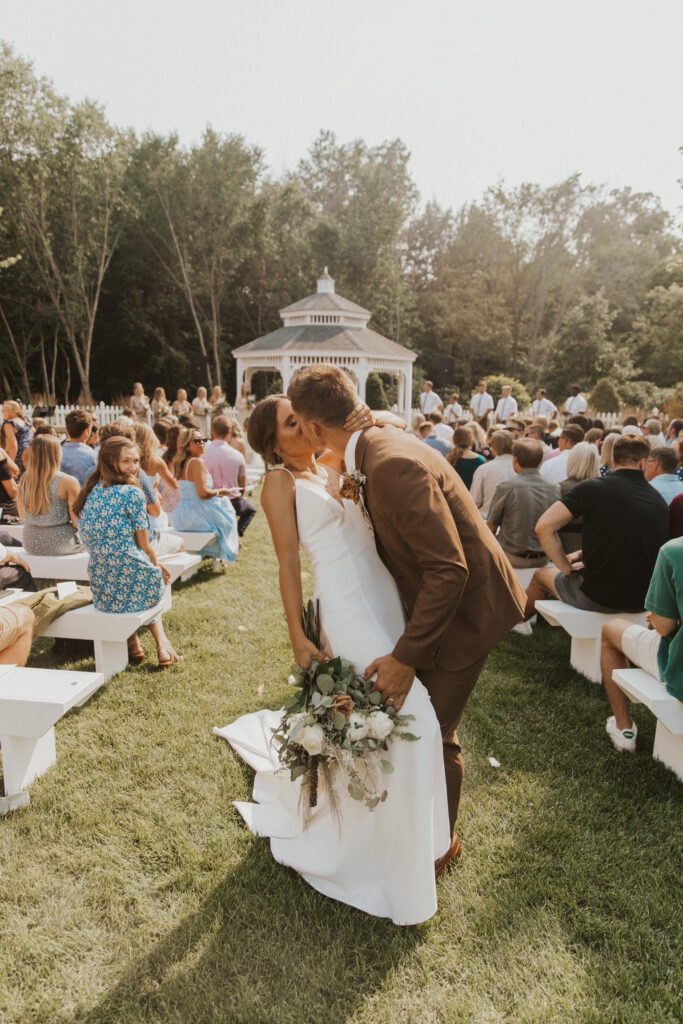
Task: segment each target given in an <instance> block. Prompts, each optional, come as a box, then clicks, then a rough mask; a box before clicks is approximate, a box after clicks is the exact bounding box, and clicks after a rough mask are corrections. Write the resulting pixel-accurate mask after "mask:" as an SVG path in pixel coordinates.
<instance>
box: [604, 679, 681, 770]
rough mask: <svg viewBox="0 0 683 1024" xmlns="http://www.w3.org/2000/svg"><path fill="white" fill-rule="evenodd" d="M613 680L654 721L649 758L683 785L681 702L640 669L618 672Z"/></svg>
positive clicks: (660, 683) (657, 680)
mask: <svg viewBox="0 0 683 1024" xmlns="http://www.w3.org/2000/svg"><path fill="white" fill-rule="evenodd" d="M612 679H613V680H614V682H615V683H616V684H617V686H618V687H619V688H620V689H622V690H623V691H624V693H625V694H626V696H627V697H630V699H631V700H632V701H634V702H635V703H636V704H644V705H645V707H646V708H648V710H649V711H651V712H652V714H653V715H654V716H655V718H656V719H657V728H656V730H655V745H654V750H653V751H652V756H653V757H655V758H657V760H658V761H661V762H662V764H665V765H666V767H667V768H670V769H671V771H672V772H674V773H675V774H676V775H677V777H678V778H679V779H680V780H681V782H683V702H681V701H680V700H677V699H676V698H675V697H672V696H671V694H670V693H667V690H666V687H665V685H664V683H662V682H660V681H659V679H655V677H654V676H651V675H650V673H649V672H645V671H644V670H643V669H642V668H618V669H616V670H615V671H614V672H613V673H612Z"/></svg>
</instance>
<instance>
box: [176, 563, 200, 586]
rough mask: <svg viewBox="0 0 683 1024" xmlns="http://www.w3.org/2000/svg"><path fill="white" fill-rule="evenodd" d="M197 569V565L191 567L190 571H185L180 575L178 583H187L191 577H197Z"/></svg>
mask: <svg viewBox="0 0 683 1024" xmlns="http://www.w3.org/2000/svg"><path fill="white" fill-rule="evenodd" d="M200 564H201V563H200ZM198 568H199V566H198V565H193V566H192V568H191V569H186V570H185V572H182V573H181V574H180V582H181V583H187V581H188V580H191V579H192V577H193V576H196V575H197V569H198Z"/></svg>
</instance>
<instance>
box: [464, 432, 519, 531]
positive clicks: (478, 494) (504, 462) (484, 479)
mask: <svg viewBox="0 0 683 1024" xmlns="http://www.w3.org/2000/svg"><path fill="white" fill-rule="evenodd" d="M512 442H513V437H512V434H511V433H510V432H509V431H507V430H497V431H496V432H495V434H494V435H493V436H492V438H491V442H490V444H491V451H492V452H493V454H494V456H495V458H494V459H492V461H491V462H487V463H486V464H485V465H484V466H480V467H479V469H477V470H475V473H474V476H473V477H472V486H471V487H470V494H471V495H472V498H473V499H474V504H475V505H476V506H477V508H478V509H479V511H480V512H481V514H482V517H483V518H484V519H486V517H487V515H488V511H489V505H490V504H491V499H492V498H493V495H494V493H495V490H496V487H497V486H498V484H499V483H502V482H503V480H511V479H512V478H513V476H514V475H515V471H514V468H513V465H512Z"/></svg>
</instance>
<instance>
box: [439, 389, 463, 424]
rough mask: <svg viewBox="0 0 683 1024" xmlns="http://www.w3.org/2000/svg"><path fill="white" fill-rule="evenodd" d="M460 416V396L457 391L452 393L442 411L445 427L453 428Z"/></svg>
mask: <svg viewBox="0 0 683 1024" xmlns="http://www.w3.org/2000/svg"><path fill="white" fill-rule="evenodd" d="M461 416H462V406H461V404H460V395H459V394H458V392H457V391H454V392H453V394H452V395H451V396H450V398H449V400H448V405H447V406H446V408H445V409H444V411H443V417H444V421H445V422H446V424H447V426H449V427H454V426H455V425H456V423H457V421H458V420H459V419H460V417H461Z"/></svg>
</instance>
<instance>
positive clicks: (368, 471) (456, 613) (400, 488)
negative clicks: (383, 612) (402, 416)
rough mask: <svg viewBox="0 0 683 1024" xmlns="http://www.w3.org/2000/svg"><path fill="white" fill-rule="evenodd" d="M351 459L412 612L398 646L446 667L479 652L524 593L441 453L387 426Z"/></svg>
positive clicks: (506, 624)
mask: <svg viewBox="0 0 683 1024" xmlns="http://www.w3.org/2000/svg"><path fill="white" fill-rule="evenodd" d="M355 463H356V469H357V470H359V471H360V472H361V473H363V474H364V475H365V477H366V478H367V481H366V484H365V501H366V505H367V508H368V511H369V513H370V516H371V518H372V521H373V524H374V527H375V536H376V540H377V547H378V550H379V553H380V555H381V557H382V560H383V561H384V563H385V565H386V566H387V568H388V569H389V571H390V572H391V574H392V576H393V577H394V579H395V580H396V583H397V585H398V588H399V591H400V593H401V597H402V599H403V603H404V605H405V607H406V611H407V613H408V622H407V624H406V628H405V632H404V633H403V636H402V637H401V638H400V640H399V641H398V643H397V644H396V647H395V648H394V651H393V654H394V656H395V657H396V658H398V660H399V661H401V662H403V664H405V665H411V666H413V667H414V668H416V669H430V668H439V669H444V670H446V671H447V672H459V671H461V670H462V669H465V668H467V666H470V665H472V664H473V663H475V662H477V661H480V660H481V659H482V658H484V657H485V656H486V654H487V653H488V651H489V650H490V649H491V648H492V647H493V645H494V644H495V643H496V642H497V641H498V640H499V639H500V638H501V637H502V636H504V635H505V633H507V632H508V631H509V630H510V629H511V628H512V626H514V625H515V624H516V623H517V622H520V621H521V619H522V618H523V611H524V605H525V594H524V591H523V589H522V587H521V586H520V584H519V582H518V580H517V577H516V576H515V573H514V571H513V569H512V567H511V565H510V563H509V561H508V559H507V558H506V556H505V554H504V552H503V550H502V548H501V546H500V544H499V543H498V541H497V540H496V539H495V537H494V536H493V534H492V533H491V531H490V530H489V528H488V527H487V526H486V523H485V522H484V521H483V519H482V518H481V514H480V512H479V510H478V509H477V507H476V505H475V504H474V502H473V500H472V498H471V497H470V494H469V491H468V490H467V488H466V487H465V485H464V484H463V482H462V480H461V479H460V477H459V476H458V474H457V473H456V472H455V470H454V469H453V467H452V466H451V465H450V464H449V463H448V462H447V461H446V459H445V458H444V457H443V455H441V454H440V453H439V452H437V451H435V450H434V449H433V448H430V447H429V445H427V444H425V443H424V442H423V441H419V440H418V439H417V438H415V437H412V436H411V435H407V434H405V433H403V432H402V431H399V430H395V429H393V428H389V427H386V428H377V427H371V428H370V429H369V430H366V431H364V432H363V433H362V434H361V435H360V437H359V438H358V443H357V445H356V452H355ZM378 653H379V652H378Z"/></svg>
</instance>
